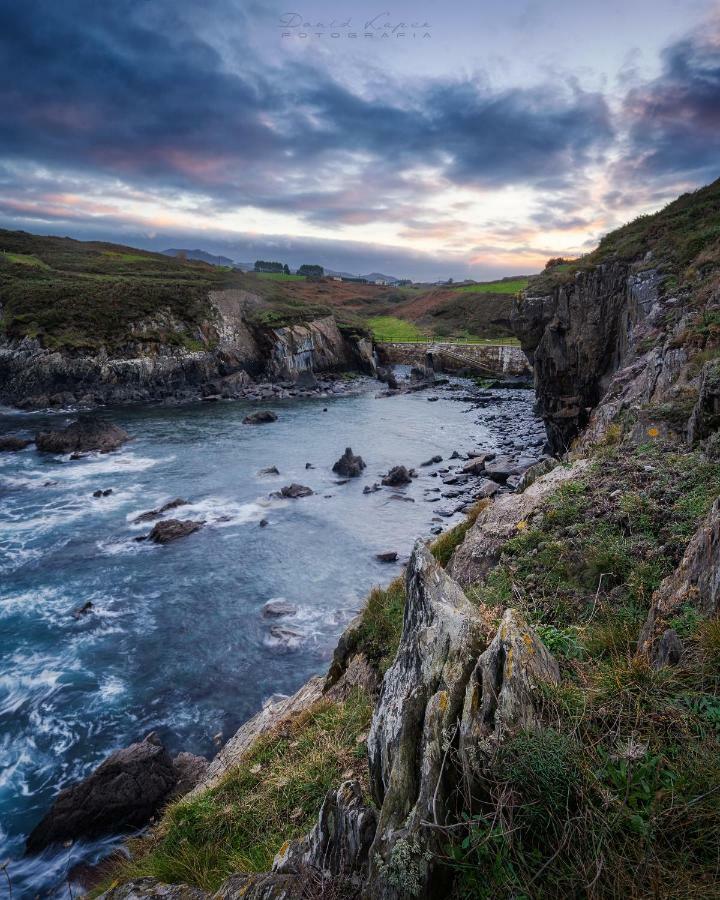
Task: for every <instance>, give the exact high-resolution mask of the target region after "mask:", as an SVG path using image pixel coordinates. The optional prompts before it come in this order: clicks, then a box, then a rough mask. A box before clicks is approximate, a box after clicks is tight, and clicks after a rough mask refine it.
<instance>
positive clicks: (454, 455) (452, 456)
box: [450, 450, 463, 459]
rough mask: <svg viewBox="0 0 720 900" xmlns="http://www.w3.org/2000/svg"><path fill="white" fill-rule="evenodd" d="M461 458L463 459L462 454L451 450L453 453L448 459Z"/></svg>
mask: <svg viewBox="0 0 720 900" xmlns="http://www.w3.org/2000/svg"><path fill="white" fill-rule="evenodd" d="M462 458H463V455H462V453H458V451H457V450H453V452H452V453H451V454H450V459H462Z"/></svg>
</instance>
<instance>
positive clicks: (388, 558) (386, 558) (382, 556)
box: [375, 550, 398, 563]
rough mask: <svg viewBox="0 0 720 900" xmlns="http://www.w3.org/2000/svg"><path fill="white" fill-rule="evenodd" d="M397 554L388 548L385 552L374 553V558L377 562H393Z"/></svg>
mask: <svg viewBox="0 0 720 900" xmlns="http://www.w3.org/2000/svg"><path fill="white" fill-rule="evenodd" d="M397 558H398V555H397V553H396V552H395V551H394V550H389V551H388V552H387V553H376V554H375V559H376V560H377V561H378V562H382V563H394V562H397Z"/></svg>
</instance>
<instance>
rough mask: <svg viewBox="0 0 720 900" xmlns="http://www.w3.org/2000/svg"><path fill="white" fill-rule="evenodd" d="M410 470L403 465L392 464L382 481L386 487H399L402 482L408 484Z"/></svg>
mask: <svg viewBox="0 0 720 900" xmlns="http://www.w3.org/2000/svg"><path fill="white" fill-rule="evenodd" d="M410 480H411V479H410V472H409V471H408V469H407V468H406V467H405V466H393V467H392V469H390V471H389V472H388V473H387V475H386V476H385V477H384V478H383V479H382V483H383V484H384V485H386V486H387V487H399V486H400V485H402V484H410Z"/></svg>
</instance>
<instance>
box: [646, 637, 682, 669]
mask: <svg viewBox="0 0 720 900" xmlns="http://www.w3.org/2000/svg"><path fill="white" fill-rule="evenodd" d="M684 649H685V648H684V647H683V642H682V641H681V640H680V637H679V635H678V633H677V631H675V629H674V628H666V629H665V631H663V633H662V637H661V638H660V640H659V641H658V645H657V649H656V651H655V654H654V656H653V661H652V662H653V668H655V669H662V668H663V666H676V665H677V664H678V663H679V662H680V659H681V657H682V655H683V651H684Z"/></svg>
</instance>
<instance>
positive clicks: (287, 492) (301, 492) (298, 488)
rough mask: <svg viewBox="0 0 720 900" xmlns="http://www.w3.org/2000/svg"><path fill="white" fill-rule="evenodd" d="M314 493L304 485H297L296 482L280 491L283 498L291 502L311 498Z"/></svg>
mask: <svg viewBox="0 0 720 900" xmlns="http://www.w3.org/2000/svg"><path fill="white" fill-rule="evenodd" d="M313 493H314V491H313V490H312V489H311V488H309V487H306V485H304V484H295V482H293V483H292V484H288V485H286V486H285V487H284V488H281V489H280V494H281V496H283V497H287V498H289V499H291V500H295V499H296V498H298V497H309V496H311V494H313Z"/></svg>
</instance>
